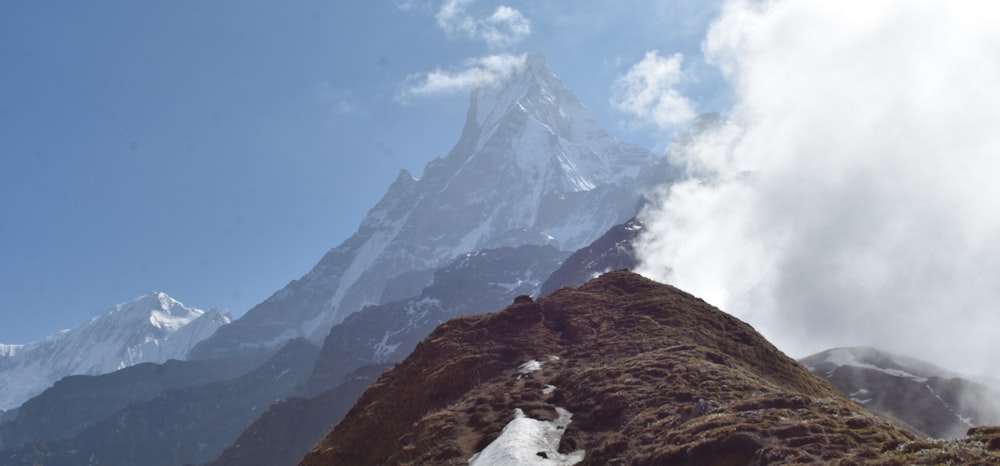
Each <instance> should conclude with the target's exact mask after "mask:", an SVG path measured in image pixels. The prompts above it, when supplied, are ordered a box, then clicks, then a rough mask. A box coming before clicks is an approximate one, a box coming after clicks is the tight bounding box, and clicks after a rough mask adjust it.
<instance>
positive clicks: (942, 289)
mask: <svg viewBox="0 0 1000 466" xmlns="http://www.w3.org/2000/svg"><path fill="white" fill-rule="evenodd" d="M997 24H1000V8H998V7H986V8H979V7H972V6H971V5H969V4H967V3H963V2H929V1H912V0H899V1H877V2H868V3H865V4H864V5H863V6H858V7H856V8H852V7H849V6H848V5H846V4H844V3H843V2H809V1H766V2H749V1H730V2H729V3H728V4H727V5H726V7H725V8H724V9H723V11H722V13H721V16H720V17H719V19H718V20H717V21H716V22H715V23H714V24H713V26H712V27H711V28H710V30H709V33H708V36H707V38H706V41H705V43H704V52H705V54H706V56H707V57H708V58H709V60H711V61H713V62H714V63H715V64H716V65H718V66H720V67H721V68H722V69H723V70H724V72H725V73H727V75H728V76H729V79H730V80H731V81H732V83H733V85H734V88H735V94H736V103H735V106H734V108H733V109H732V114H731V116H730V119H729V120H730V121H729V122H728V123H727V124H725V125H721V126H713V127H711V128H710V129H707V130H705V131H703V132H701V133H700V135H696V136H694V137H693V138H692V139H690V140H688V141H686V142H685V143H683V144H678V145H677V146H675V147H673V148H672V151H671V152H672V156H673V157H675V159H676V160H677V161H678V163H679V164H680V165H681V166H684V167H686V168H687V169H688V170H689V171H690V172H691V173H695V174H698V175H700V176H701V179H702V180H706V179H710V180H711V181H700V182H699V181H689V182H685V183H683V184H679V185H675V186H673V187H672V188H671V189H669V191H666V192H663V193H661V194H662V196H661V198H660V200H659V201H658V202H657V203H655V205H654V206H653V207H651V208H649V209H647V210H646V211H645V212H644V214H643V216H644V218H645V220H646V222H647V223H648V227H649V228H648V230H647V232H646V234H645V235H644V236H643V237H642V238H641V242H640V243H641V244H639V245H638V248H639V251H640V253H641V255H642V257H643V266H642V268H641V271H642V272H643V273H645V274H648V275H650V276H653V277H654V278H658V279H661V280H664V281H668V282H671V283H673V284H676V285H678V286H680V287H681V288H684V289H688V290H689V291H691V292H693V293H695V294H698V295H700V296H702V297H703V298H705V299H706V300H707V301H709V302H712V303H713V304H716V305H718V306H720V307H721V308H722V309H724V310H727V311H729V312H733V313H734V314H736V315H738V316H740V317H743V318H744V319H747V320H748V321H749V322H750V323H752V324H753V325H755V326H756V327H757V328H758V329H760V330H761V331H762V332H763V333H764V334H765V335H766V336H767V337H768V338H770V339H771V340H772V341H774V342H775V343H776V344H777V345H778V346H779V347H781V348H782V349H784V350H785V351H787V352H789V353H790V354H792V355H794V356H805V355H806V354H808V353H811V352H814V351H819V350H822V349H825V348H828V347H832V346H842V345H855V344H869V345H873V346H878V347H883V348H886V349H889V350H895V351H898V352H904V353H909V354H912V355H914V356H918V357H923V358H926V359H929V360H931V361H935V362H938V363H941V364H944V365H946V366H947V367H950V368H952V369H955V370H963V371H968V372H980V371H989V372H992V374H993V375H1000V361H996V360H995V358H994V357H993V355H995V354H998V352H1000V339H998V338H997V336H996V329H997V328H1000V313H998V311H997V309H998V307H1000V209H998V205H1000V182H998V181H997V176H998V174H1000V92H997V83H1000V60H997V57H1000V28H997V27H996V25H997Z"/></svg>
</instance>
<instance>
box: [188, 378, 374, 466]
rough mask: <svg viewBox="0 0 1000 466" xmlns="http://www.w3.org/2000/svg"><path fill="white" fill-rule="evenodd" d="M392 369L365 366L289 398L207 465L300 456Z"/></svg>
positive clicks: (263, 463) (272, 462) (270, 465)
mask: <svg viewBox="0 0 1000 466" xmlns="http://www.w3.org/2000/svg"><path fill="white" fill-rule="evenodd" d="M390 367H391V366H389V365H386V364H373V365H368V366H364V367H362V368H360V369H358V370H356V371H354V372H352V373H350V374H347V376H345V377H344V379H343V380H342V381H341V383H340V384H339V385H336V386H335V387H333V388H331V389H328V390H326V391H324V392H322V393H320V394H319V395H316V396H314V397H312V398H298V397H295V398H289V399H287V400H285V401H282V402H281V403H277V404H275V405H274V406H272V407H271V409H269V410H268V411H267V412H265V413H264V414H263V415H261V417H260V418H258V419H257V420H256V421H254V423H253V424H251V425H250V427H247V429H246V430H245V431H243V434H241V435H240V438H238V439H237V440H236V442H234V443H233V444H232V445H231V446H230V447H229V448H226V450H225V451H223V452H222V455H220V456H219V458H218V459H216V460H215V461H213V462H211V463H208V466H258V465H259V466H280V465H293V464H295V463H297V462H298V461H299V460H300V459H301V458H302V455H305V454H306V452H308V451H309V449H310V448H311V447H312V446H313V444H315V443H316V441H318V440H319V439H320V438H322V437H323V434H324V433H326V432H329V431H330V429H332V428H333V426H334V425H336V424H337V421H339V420H340V419H341V418H343V417H344V415H345V414H347V411H348V410H349V409H351V406H353V405H354V402H356V401H357V399H358V397H360V396H361V393H363V392H364V391H365V389H367V388H368V386H369V385H371V384H372V383H373V382H375V379H377V378H378V376H379V375H381V374H382V373H383V372H385V371H386V370H387V369H389V368H390Z"/></svg>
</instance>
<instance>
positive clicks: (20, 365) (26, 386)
mask: <svg viewBox="0 0 1000 466" xmlns="http://www.w3.org/2000/svg"><path fill="white" fill-rule="evenodd" d="M230 322H232V318H231V317H230V315H229V312H228V311H225V310H221V309H212V310H210V311H207V312H206V311H202V310H201V309H196V308H192V307H186V306H184V304H183V303H181V302H180V301H177V300H175V299H173V298H171V297H170V296H167V294H166V293H157V292H153V293H150V294H148V295H145V296H140V297H138V298H135V299H133V300H131V301H128V302H126V303H122V304H118V305H116V306H114V307H112V308H111V309H108V310H107V311H106V312H104V313H103V314H100V315H98V316H96V317H94V318H92V319H91V320H90V321H88V322H87V323H85V324H83V325H81V326H79V327H77V328H74V329H71V330H63V331H61V332H58V333H55V334H53V335H51V336H49V337H47V338H45V339H43V340H40V341H36V342H34V343H28V344H26V345H0V409H10V408H16V407H17V406H20V405H21V403H23V402H25V401H26V400H28V399H29V398H31V397H32V396H35V395H37V394H39V393H41V392H42V391H43V390H45V389H46V388H48V387H50V386H52V384H54V383H55V382H56V381H57V380H59V379H61V378H63V377H65V376H68V375H76V374H87V375H100V374H105V373H108V372H113V371H116V370H119V369H123V368H126V367H129V366H133V365H135V364H139V363H143V362H165V361H167V360H169V359H186V358H187V355H188V353H189V352H190V351H191V349H192V348H194V346H195V345H196V344H197V343H198V342H200V341H202V340H204V339H205V338H208V337H209V336H211V335H212V334H213V333H215V331H216V330H218V329H219V327H222V326H224V325H228V324H229V323H230Z"/></svg>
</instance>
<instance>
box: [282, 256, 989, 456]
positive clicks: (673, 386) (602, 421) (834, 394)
mask: <svg viewBox="0 0 1000 466" xmlns="http://www.w3.org/2000/svg"><path fill="white" fill-rule="evenodd" d="M551 356H555V357H557V358H558V359H555V358H551ZM531 359H537V360H539V361H543V362H544V365H543V367H542V369H541V370H539V371H536V372H533V373H531V374H527V375H524V374H520V373H519V372H518V370H517V368H518V366H519V365H521V364H522V363H524V362H526V361H528V360H531ZM545 385H554V386H555V387H556V389H555V390H554V391H553V392H552V393H549V394H545V393H543V390H542V389H543V387H544V386H545ZM557 406H558V407H563V408H566V409H568V410H569V411H570V412H572V413H573V421H572V423H571V424H570V425H569V426H568V427H567V429H566V432H565V434H564V436H563V438H562V443H561V445H560V448H559V450H560V451H561V452H564V453H565V452H570V451H574V450H578V449H583V450H585V452H586V455H585V458H584V460H583V463H581V464H592V465H605V464H607V465H614V464H630V465H632V464H634V465H671V464H704V465H745V464H746V465H748V464H795V463H800V464H806V463H828V464H947V463H952V464H977V463H978V464H997V463H998V462H1000V429H998V428H980V429H978V430H974V432H972V433H971V435H970V436H969V437H966V438H964V439H959V440H955V441H951V442H927V441H922V440H919V439H917V437H916V436H914V435H913V434H911V433H910V432H908V431H906V430H904V429H902V428H899V427H897V426H896V425H894V424H893V423H892V422H890V421H888V420H886V419H884V418H882V417H879V416H877V415H875V414H872V413H870V412H868V411H866V410H865V409H864V408H862V407H861V406H859V405H857V404H856V403H854V402H853V401H851V400H849V399H847V398H846V397H844V396H843V395H842V394H840V393H839V392H838V391H837V390H836V389H835V388H834V387H833V386H832V385H830V384H829V383H827V382H825V381H824V380H822V379H820V378H818V377H815V376H814V375H812V374H811V373H809V371H808V370H806V369H805V368H804V367H802V366H801V365H799V364H798V363H796V362H795V361H794V360H792V359H791V358H789V357H787V356H785V355H784V354H783V353H781V352H780V351H779V350H778V349H777V348H775V347H774V346H773V345H771V344H770V343H769V342H767V341H766V340H765V339H764V338H763V337H762V336H760V335H759V334H758V333H757V332H756V331H755V330H754V329H753V328H751V327H750V326H749V325H747V324H746V323H744V322H742V321H740V320H738V319H736V318H734V317H732V316H729V315H728V314H725V313H723V312H721V311H719V310H717V309H715V308H713V307H712V306H710V305H708V304H707V303H705V302H704V301H702V300H700V299H698V298H696V297H694V296H691V295H690V294H687V293H685V292H683V291H680V290H678V289H676V288H673V287H671V286H668V285H662V284H659V283H656V282H653V281H651V280H648V279H645V278H643V277H641V276H639V275H636V274H633V273H630V272H627V271H618V272H611V273H608V274H605V275H603V276H601V277H599V278H597V279H595V280H592V281H590V282H588V283H587V284H585V285H583V286H581V287H579V288H564V289H562V290H559V291H557V292H556V293H554V294H552V295H551V296H548V297H546V298H542V299H539V300H538V301H537V302H532V301H531V300H530V299H528V298H519V299H518V300H516V301H515V303H514V304H513V305H511V306H509V307H508V308H506V309H504V310H503V311H501V312H498V313H494V314H487V315H483V316H474V317H463V318H459V319H454V320H451V321H449V322H446V323H445V324H442V325H441V326H440V327H438V329H436V330H435V331H434V332H433V333H432V334H431V335H430V336H429V337H428V338H427V339H426V340H424V341H423V342H422V343H421V344H420V345H419V346H418V347H417V348H416V350H415V351H414V352H413V354H411V355H410V357H409V358H407V359H406V360H405V361H403V362H402V363H400V364H399V365H397V366H396V367H395V368H394V369H392V370H390V371H389V372H387V373H385V374H384V375H383V376H382V377H381V378H380V379H379V380H378V382H376V383H375V384H374V385H373V386H372V387H370V388H369V389H368V390H367V391H366V392H365V394H364V395H363V396H362V397H361V399H360V400H359V401H358V403H357V404H356V405H355V406H354V408H353V409H352V410H351V411H350V412H349V413H348V415H347V417H346V418H345V419H344V420H343V421H342V422H341V423H340V424H338V425H337V427H336V428H334V430H333V431H332V432H331V433H330V434H328V435H327V437H326V438H325V439H324V440H323V441H321V442H320V443H319V444H317V445H316V446H315V447H313V449H312V450H311V451H310V452H309V454H308V455H307V456H306V457H305V458H304V459H303V461H302V462H301V463H300V464H302V465H306V466H312V465H327V464H337V465H375V464H466V463H467V461H468V459H469V458H470V457H471V456H472V455H473V454H474V453H475V452H477V451H479V450H481V449H482V448H484V447H485V446H486V445H488V444H489V443H490V442H491V441H492V440H494V439H495V438H496V437H497V436H498V435H499V434H500V431H501V430H502V429H503V427H504V426H505V425H506V424H507V422H509V421H510V420H511V419H512V418H513V410H514V409H515V408H521V409H522V410H523V411H524V412H525V413H526V414H527V415H528V416H529V417H532V418H536V419H553V418H555V416H556V414H555V407H557Z"/></svg>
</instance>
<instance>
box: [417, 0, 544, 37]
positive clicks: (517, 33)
mask: <svg viewBox="0 0 1000 466" xmlns="http://www.w3.org/2000/svg"><path fill="white" fill-rule="evenodd" d="M472 3H473V0H445V1H444V2H443V3H442V4H441V8H440V9H439V10H438V12H437V15H435V19H437V24H438V26H439V27H440V28H441V29H443V30H444V31H445V33H447V34H448V35H449V36H455V35H464V36H465V37H467V38H469V39H472V40H479V41H483V42H485V43H486V45H487V46H489V47H490V48H503V47H509V46H511V45H514V44H517V43H518V42H521V41H522V40H524V39H525V38H526V37H528V35H530V34H531V22H530V21H528V19H527V18H525V17H524V15H523V14H521V12H520V11H518V10H515V9H513V8H511V7H509V6H506V5H500V6H498V7H497V9H496V10H495V11H494V12H493V14H491V15H489V16H484V17H476V16H474V15H472V14H470V13H469V11H468V9H469V6H470V5H472Z"/></svg>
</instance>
